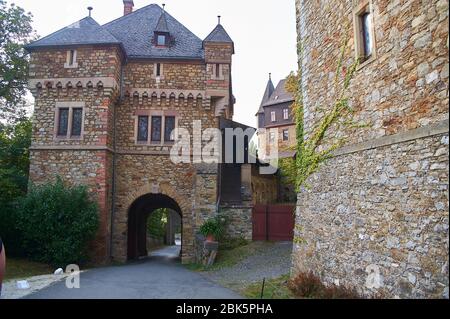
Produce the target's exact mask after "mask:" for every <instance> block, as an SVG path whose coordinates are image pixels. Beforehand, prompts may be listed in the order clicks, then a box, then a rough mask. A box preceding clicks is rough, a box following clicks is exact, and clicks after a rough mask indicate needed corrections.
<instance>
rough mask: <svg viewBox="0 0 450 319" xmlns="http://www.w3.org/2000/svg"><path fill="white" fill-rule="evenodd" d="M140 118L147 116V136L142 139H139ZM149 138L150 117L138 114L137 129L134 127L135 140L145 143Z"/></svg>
mask: <svg viewBox="0 0 450 319" xmlns="http://www.w3.org/2000/svg"><path fill="white" fill-rule="evenodd" d="M141 118H147V136H146V137H145V140H144V139H140V135H139V126H140V120H141ZM149 139H150V117H149V116H148V115H139V116H138V117H137V129H136V142H137V143H138V144H147V143H148V141H149Z"/></svg>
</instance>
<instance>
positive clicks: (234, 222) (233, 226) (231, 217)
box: [220, 206, 253, 241]
mask: <svg viewBox="0 0 450 319" xmlns="http://www.w3.org/2000/svg"><path fill="white" fill-rule="evenodd" d="M252 212H253V206H226V207H220V214H221V215H224V216H226V217H227V219H228V226H227V229H226V232H225V235H226V237H228V238H243V239H245V240H249V241H250V240H252V239H253V222H252Z"/></svg>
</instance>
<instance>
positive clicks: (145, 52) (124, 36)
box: [103, 4, 204, 59]
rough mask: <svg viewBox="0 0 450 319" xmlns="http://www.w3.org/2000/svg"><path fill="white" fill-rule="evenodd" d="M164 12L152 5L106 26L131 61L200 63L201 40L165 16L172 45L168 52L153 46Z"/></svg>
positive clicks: (166, 49) (165, 49)
mask: <svg viewBox="0 0 450 319" xmlns="http://www.w3.org/2000/svg"><path fill="white" fill-rule="evenodd" d="M162 12H163V9H162V8H161V7H160V6H158V5H156V4H151V5H148V6H146V7H143V8H141V9H139V10H136V11H134V12H133V13H130V14H128V15H126V16H123V17H121V18H119V19H117V20H114V21H112V22H110V23H107V24H105V25H104V26H103V27H104V28H105V29H106V30H108V31H109V32H110V33H111V34H113V35H114V36H115V37H116V38H117V39H118V40H119V41H121V42H122V44H123V46H124V47H125V52H126V54H127V55H128V56H129V57H131V58H180V59H203V57H204V52H203V48H202V40H201V39H200V38H198V37H197V36H196V35H195V34H193V33H192V32H191V31H189V30H188V29H187V28H186V27H185V26H184V25H182V24H181V23H180V22H178V21H177V20H176V19H175V18H173V17H172V16H171V15H170V14H168V13H167V12H166V13H165V20H166V26H165V27H167V29H168V30H169V31H170V34H171V36H172V39H173V43H172V44H171V45H170V46H169V47H167V48H160V47H158V48H156V47H155V46H154V45H153V44H152V43H153V41H152V39H153V37H154V31H156V28H157V25H158V22H159V20H160V17H161V14H162Z"/></svg>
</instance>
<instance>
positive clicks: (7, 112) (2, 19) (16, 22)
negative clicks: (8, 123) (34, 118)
mask: <svg viewBox="0 0 450 319" xmlns="http://www.w3.org/2000/svg"><path fill="white" fill-rule="evenodd" d="M31 22H32V15H31V13H26V12H25V11H24V10H23V9H22V8H20V7H17V6H16V5H14V4H11V5H9V6H8V5H7V3H6V1H4V0H0V119H8V120H15V119H17V118H22V117H23V114H24V109H23V106H24V103H25V102H24V100H23V96H24V95H25V92H26V87H27V78H28V57H27V53H26V52H25V50H24V48H23V47H24V45H25V44H26V43H28V42H30V41H31V40H33V39H35V38H36V36H35V34H34V31H33V28H32V26H31Z"/></svg>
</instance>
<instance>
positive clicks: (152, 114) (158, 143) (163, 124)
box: [134, 110, 179, 146]
mask: <svg viewBox="0 0 450 319" xmlns="http://www.w3.org/2000/svg"><path fill="white" fill-rule="evenodd" d="M142 116H147V117H148V140H147V141H139V140H138V134H139V131H138V130H139V117H142ZM154 117H160V118H161V132H160V135H161V139H160V140H157V141H156V140H153V136H152V135H153V120H152V118H154ZM168 117H173V118H174V120H175V122H174V124H175V128H174V129H175V130H176V129H177V128H178V123H179V115H178V112H174V111H153V110H137V111H136V112H135V113H134V118H135V124H134V141H135V145H136V146H143V145H146V146H165V145H173V144H174V143H175V141H176V136H174V140H173V141H167V140H166V136H165V132H166V118H168Z"/></svg>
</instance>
